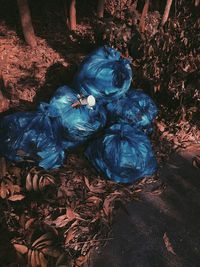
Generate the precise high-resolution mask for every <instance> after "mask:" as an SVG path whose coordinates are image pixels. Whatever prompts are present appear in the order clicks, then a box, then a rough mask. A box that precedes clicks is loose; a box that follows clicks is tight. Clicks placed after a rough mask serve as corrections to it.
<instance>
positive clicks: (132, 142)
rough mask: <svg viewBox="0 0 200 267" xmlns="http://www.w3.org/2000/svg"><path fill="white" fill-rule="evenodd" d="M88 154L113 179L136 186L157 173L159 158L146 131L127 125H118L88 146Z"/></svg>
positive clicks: (105, 174) (106, 175)
mask: <svg viewBox="0 0 200 267" xmlns="http://www.w3.org/2000/svg"><path fill="white" fill-rule="evenodd" d="M85 155H86V157H87V158H88V160H89V161H91V162H92V164H93V165H94V167H95V168H96V169H97V170H98V171H100V172H102V173H103V174H104V176H105V177H107V178H108V179H110V180H114V181H116V182H121V183H132V182H134V181H135V180H137V179H138V178H141V177H144V176H149V175H152V174H153V173H154V172H155V171H156V166H157V163H156V159H155V156H154V153H153V151H152V148H151V144H150V141H149V139H148V137H147V136H146V135H145V133H144V132H142V131H140V130H138V129H137V128H135V127H133V126H130V125H128V124H125V123H121V124H114V125H112V126H111V127H110V128H108V129H107V130H106V131H105V134H104V135H103V136H102V137H100V138H99V139H96V140H94V141H92V142H90V144H89V145H88V147H87V149H86V151H85Z"/></svg>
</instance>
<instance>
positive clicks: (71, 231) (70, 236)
mask: <svg viewBox="0 0 200 267" xmlns="http://www.w3.org/2000/svg"><path fill="white" fill-rule="evenodd" d="M75 235H76V229H74V228H71V229H69V231H68V232H67V234H66V237H65V244H67V243H69V242H70V241H72V240H73V239H74V237H75Z"/></svg>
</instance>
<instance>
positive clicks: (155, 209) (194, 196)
mask: <svg viewBox="0 0 200 267" xmlns="http://www.w3.org/2000/svg"><path fill="white" fill-rule="evenodd" d="M196 153H199V151H197V152H196ZM159 179H160V180H161V181H162V182H163V183H164V184H165V186H166V188H165V190H164V191H163V192H162V193H160V194H158V192H156V190H155V191H151V189H150V191H149V188H150V185H149V186H148V185H147V186H146V188H144V189H143V190H142V191H141V192H140V193H138V196H139V200H138V201H133V202H132V203H130V204H128V205H127V206H126V212H125V211H124V210H121V211H119V212H118V214H117V216H116V217H115V220H114V224H113V229H112V232H111V234H110V237H112V238H113V240H110V241H108V242H107V244H106V245H105V247H104V248H101V249H97V250H94V252H93V253H92V257H91V258H90V261H89V262H88V263H87V264H86V265H85V266H88V267H156V266H158V267H161V266H162V267H164V266H166V267H167V266H168V267H172V266H180V267H190V266H191V267H192V266H193V267H198V266H199V262H200V239H199V236H200V228H199V225H200V213H199V211H200V193H199V188H200V170H199V169H197V168H195V167H193V166H192V165H191V163H190V162H189V161H188V160H186V157H185V154H184V153H183V154H182V155H179V154H176V153H174V154H173V155H172V157H171V159H170V160H169V162H168V163H167V164H166V165H165V166H164V168H163V169H162V171H161V174H160V177H159ZM165 233H166V235H167V237H168V238H169V241H170V243H171V245H172V248H173V250H174V253H173V252H169V251H168V250H167V248H166V245H165V243H164V240H163V236H164V234H165Z"/></svg>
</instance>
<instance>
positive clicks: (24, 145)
mask: <svg viewBox="0 0 200 267" xmlns="http://www.w3.org/2000/svg"><path fill="white" fill-rule="evenodd" d="M77 101H78V98H77V95H76V93H74V92H73V91H72V89H70V88H69V87H67V86H63V87H60V88H58V90H57V91H56V93H55V95H54V97H53V98H52V100H51V101H50V103H49V104H47V103H41V104H40V106H39V108H38V110H37V111H35V112H18V113H15V114H13V115H9V116H6V117H4V118H3V119H2V120H1V121H0V144H1V145H0V154H1V155H4V156H6V157H7V158H9V159H10V160H20V159H22V158H24V157H33V158H36V159H38V158H39V165H40V166H41V167H43V168H45V169H50V168H57V167H59V166H60V165H61V164H62V162H63V160H64V158H65V152H64V150H66V149H72V148H75V147H77V146H78V145H80V144H81V143H83V142H84V141H86V140H88V138H89V137H90V136H91V135H92V134H93V133H94V132H96V131H97V130H99V129H100V128H102V127H103V126H104V125H105V123H106V115H105V112H104V110H103V109H102V108H101V111H100V110H99V108H98V106H97V105H96V106H95V107H93V108H90V107H88V106H86V105H85V106H80V107H79V108H73V107H72V106H71V105H72V104H74V103H75V102H77Z"/></svg>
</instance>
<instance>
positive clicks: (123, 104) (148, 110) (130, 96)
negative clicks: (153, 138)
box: [106, 89, 158, 132]
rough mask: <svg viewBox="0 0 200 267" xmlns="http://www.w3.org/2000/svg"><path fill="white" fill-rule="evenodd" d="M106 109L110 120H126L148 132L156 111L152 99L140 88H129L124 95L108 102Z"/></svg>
mask: <svg viewBox="0 0 200 267" xmlns="http://www.w3.org/2000/svg"><path fill="white" fill-rule="evenodd" d="M106 109H107V112H108V120H109V121H110V122H127V123H129V124H131V125H134V126H136V127H138V128H140V129H143V130H144V129H145V130H147V131H148V132H149V131H151V125H152V121H153V120H154V119H155V117H156V116H157V113H158V110H157V107H156V105H155V103H154V102H153V100H152V99H151V98H150V97H149V96H148V95H146V94H145V93H144V92H143V91H142V90H141V89H136V90H135V89H130V90H129V91H128V92H127V93H126V96H125V97H123V98H121V99H118V100H114V101H111V102H108V103H107V105H106Z"/></svg>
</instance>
